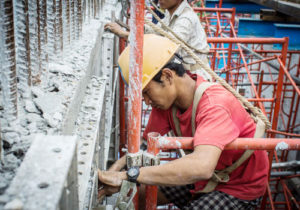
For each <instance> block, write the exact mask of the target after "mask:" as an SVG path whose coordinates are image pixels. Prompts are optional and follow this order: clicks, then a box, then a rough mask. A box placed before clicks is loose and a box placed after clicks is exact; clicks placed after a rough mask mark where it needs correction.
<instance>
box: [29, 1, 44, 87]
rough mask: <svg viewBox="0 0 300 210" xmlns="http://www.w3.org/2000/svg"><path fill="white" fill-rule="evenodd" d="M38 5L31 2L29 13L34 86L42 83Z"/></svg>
mask: <svg viewBox="0 0 300 210" xmlns="http://www.w3.org/2000/svg"><path fill="white" fill-rule="evenodd" d="M37 6H38V3H37V0H29V2H28V12H29V37H30V41H29V46H30V63H31V66H30V67H31V74H32V76H31V79H32V84H38V83H40V74H41V69H40V65H39V62H40V57H39V56H40V54H39V53H38V47H39V43H38V42H39V39H38V36H39V35H38V34H39V33H38V32H39V30H38V21H39V20H38V9H37Z"/></svg>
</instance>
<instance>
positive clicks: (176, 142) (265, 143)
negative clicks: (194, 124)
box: [148, 133, 300, 150]
mask: <svg viewBox="0 0 300 210" xmlns="http://www.w3.org/2000/svg"><path fill="white" fill-rule="evenodd" d="M151 134H153V133H150V134H148V135H151ZM157 138H158V142H157V147H159V148H160V149H193V148H194V147H193V137H157ZM224 149H225V150H247V149H253V150H274V149H275V150H300V139H279V138H237V139H235V140H234V141H233V142H231V143H230V144H227V145H226V146H225V148H224Z"/></svg>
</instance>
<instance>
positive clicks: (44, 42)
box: [38, 0, 48, 74]
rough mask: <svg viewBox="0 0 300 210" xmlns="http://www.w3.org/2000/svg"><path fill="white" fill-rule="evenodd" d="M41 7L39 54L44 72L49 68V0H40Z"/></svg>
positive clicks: (39, 9) (39, 13)
mask: <svg viewBox="0 0 300 210" xmlns="http://www.w3.org/2000/svg"><path fill="white" fill-rule="evenodd" d="M38 2H39V5H38V6H39V8H38V11H39V12H38V15H39V36H38V37H39V39H40V41H39V49H38V51H39V54H40V65H41V70H42V73H45V74H46V73H47V70H48V50H47V46H48V36H47V0H38Z"/></svg>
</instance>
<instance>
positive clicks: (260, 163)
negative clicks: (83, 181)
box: [98, 35, 268, 209]
mask: <svg viewBox="0 0 300 210" xmlns="http://www.w3.org/2000/svg"><path fill="white" fill-rule="evenodd" d="M152 41H155V43H157V42H161V43H160V44H159V45H157V46H156V48H158V49H156V50H157V53H154V54H156V55H153V52H154V51H153V44H151V43H152ZM163 43H167V44H166V45H164V44H163ZM173 44H174V43H171V41H170V40H168V39H166V38H163V37H159V36H156V35H145V38H144V60H143V61H144V62H143V63H144V64H143V65H144V66H143V97H144V100H145V102H146V104H147V105H151V106H152V112H151V115H150V118H149V122H148V124H147V127H146V130H145V132H144V134H143V137H144V138H145V139H146V138H147V134H148V133H149V132H158V133H160V134H161V135H165V134H166V133H168V132H169V131H170V130H173V131H175V133H177V131H176V128H175V124H174V120H173V114H172V107H175V108H176V109H177V111H176V113H175V114H176V116H177V118H178V120H179V124H180V126H179V127H180V131H181V135H182V136H187V137H188V136H192V120H193V119H192V109H193V100H194V93H195V91H196V89H197V87H198V86H199V85H201V84H202V83H203V82H205V80H204V79H203V78H202V77H200V76H197V75H189V74H187V73H186V72H185V69H184V68H183V66H182V64H181V63H180V59H179V58H177V57H176V54H175V52H176V51H177V50H178V47H176V46H175V44H174V45H173ZM169 45H170V47H168V46H169ZM148 51H149V52H148ZM170 52H171V53H170ZM123 53H124V52H123ZM123 53H122V54H123ZM124 54H126V52H125V53H124ZM165 55H168V56H165ZM174 55H175V56H174ZM155 56H156V57H158V58H157V59H156V60H155ZM125 57H126V56H125ZM148 57H151V61H152V62H150V61H148V60H147V58H148ZM162 58H165V59H162ZM122 59H124V56H122V55H121V56H120V59H119V64H120V67H121V70H122V73H123V76H124V78H125V80H126V78H127V81H128V75H127V73H126V71H127V70H126V67H125V66H126V64H125V63H126V62H125V63H124V62H122ZM126 59H128V58H126ZM161 60H164V61H163V62H162V64H161V63H159V62H161ZM155 61H157V63H159V64H157V63H156V62H155ZM151 63H154V64H153V65H154V66H151ZM158 66H159V68H157V67H158ZM126 75H127V76H126ZM149 75H152V76H149ZM194 120H195V121H194V124H195V132H194V150H193V152H192V153H191V154H188V155H185V156H184V157H182V158H180V159H176V160H174V161H170V162H168V163H166V164H163V165H158V166H149V167H141V168H140V173H139V176H138V177H137V182H138V183H141V184H146V185H158V186H160V187H159V190H160V191H159V194H158V195H159V196H158V202H159V204H162V203H168V202H172V203H174V204H175V205H176V206H178V207H179V208H180V209H254V208H255V207H256V206H257V205H258V204H259V202H260V198H261V196H262V195H263V194H264V192H265V189H266V185H267V176H268V175H267V174H268V159H267V154H266V152H265V151H255V152H254V153H253V154H252V155H251V156H250V157H249V158H248V159H247V160H246V161H245V162H243V164H242V165H240V166H239V167H238V168H236V169H235V170H234V171H233V172H232V173H231V174H230V179H229V181H228V182H226V183H219V184H218V185H217V186H216V188H215V189H214V190H213V191H212V192H208V193H197V192H199V191H201V190H202V189H203V188H204V187H205V186H206V183H207V180H209V179H210V178H211V177H212V176H213V174H214V172H215V170H222V169H224V168H226V167H228V166H230V165H232V164H233V163H234V162H235V161H236V160H238V159H239V158H240V157H241V155H242V154H243V153H244V151H240V150H223V149H224V147H225V146H226V145H227V144H229V143H230V142H232V141H233V140H234V139H236V138H238V137H240V138H242V137H248V138H249V137H250V138H251V137H253V136H254V133H255V123H254V121H253V120H252V118H251V117H250V116H249V114H248V113H247V112H246V110H245V109H244V108H243V107H242V106H241V104H240V102H239V101H238V100H237V99H236V98H235V97H234V96H233V95H232V94H231V93H230V92H228V91H227V90H225V89H224V88H223V87H222V86H220V85H213V86H211V87H209V88H208V89H206V91H205V92H204V94H203V96H202V98H201V99H200V101H199V103H198V105H197V108H196V114H195V119H194ZM177 135H178V133H177ZM119 162H120V161H119ZM123 163H124V161H123ZM119 168H120V167H115V169H119ZM98 175H99V180H100V181H101V182H102V183H105V184H107V185H109V186H115V187H117V186H120V185H121V182H122V180H126V179H127V175H126V172H116V171H99V173H98ZM100 194H101V193H100ZM102 194H103V192H102Z"/></svg>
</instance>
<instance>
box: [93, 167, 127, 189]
mask: <svg viewBox="0 0 300 210" xmlns="http://www.w3.org/2000/svg"><path fill="white" fill-rule="evenodd" d="M98 179H99V181H100V182H101V183H102V184H105V185H108V186H111V187H120V186H121V184H122V181H123V180H126V179H127V175H126V171H121V172H119V171H101V170H98Z"/></svg>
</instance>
